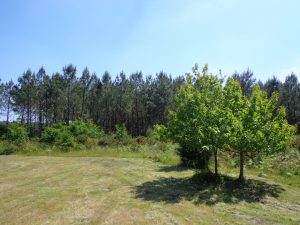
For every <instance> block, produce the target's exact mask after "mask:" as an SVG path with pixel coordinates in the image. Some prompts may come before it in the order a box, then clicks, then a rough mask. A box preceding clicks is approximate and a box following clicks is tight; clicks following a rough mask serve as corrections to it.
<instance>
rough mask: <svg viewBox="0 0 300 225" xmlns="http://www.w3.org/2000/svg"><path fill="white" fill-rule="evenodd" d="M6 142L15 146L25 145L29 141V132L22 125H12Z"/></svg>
mask: <svg viewBox="0 0 300 225" xmlns="http://www.w3.org/2000/svg"><path fill="white" fill-rule="evenodd" d="M5 140H8V141H10V142H11V143H14V144H17V145H18V144H23V143H25V142H26V141H27V140H28V132H27V130H26V128H25V127H24V126H23V125H22V124H20V123H10V124H9V126H8V129H7V133H6V134H5Z"/></svg>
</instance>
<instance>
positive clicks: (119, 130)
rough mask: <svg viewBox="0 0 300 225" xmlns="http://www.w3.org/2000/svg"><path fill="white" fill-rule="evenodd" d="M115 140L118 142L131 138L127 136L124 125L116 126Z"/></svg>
mask: <svg viewBox="0 0 300 225" xmlns="http://www.w3.org/2000/svg"><path fill="white" fill-rule="evenodd" d="M115 138H116V139H118V140H124V139H128V138H131V136H130V135H129V134H128V131H127V129H126V126H125V125H124V124H121V125H119V124H117V125H116V131H115Z"/></svg>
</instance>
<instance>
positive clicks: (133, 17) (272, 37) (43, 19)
mask: <svg viewBox="0 0 300 225" xmlns="http://www.w3.org/2000/svg"><path fill="white" fill-rule="evenodd" d="M299 9H300V1H298V0H285V1H283V0H280V1H279V0H243V1H241V0H126V1H125V0H123V1H122V0H119V1H117V0H26V1H25V0H9V1H8V0H7V1H5V0H3V1H0V32H1V33H0V78H1V79H2V81H7V80H9V79H13V80H16V79H17V77H18V76H19V75H21V74H22V73H23V71H24V70H26V69H27V68H31V69H32V70H34V71H37V70H38V69H39V68H40V67H41V66H44V67H45V69H46V71H47V72H48V73H49V74H52V73H54V72H56V71H61V69H62V67H63V66H64V65H67V64H69V63H73V64H74V65H75V66H76V67H77V69H78V72H79V75H80V73H81V72H82V69H83V68H84V67H85V66H88V67H89V69H90V71H91V72H97V74H98V76H101V75H102V74H103V72H104V71H105V70H108V71H109V72H110V73H111V75H112V76H115V75H116V74H117V73H119V72H120V71H122V70H124V71H125V73H126V74H127V75H129V74H130V73H132V72H135V71H138V70H142V71H143V73H144V74H145V75H148V74H155V73H156V72H159V71H161V70H163V71H166V72H167V73H171V74H172V75H173V76H177V75H181V74H184V73H186V72H190V71H191V68H192V66H193V65H194V63H196V62H197V63H198V64H199V65H203V64H205V63H208V64H209V68H210V71H211V72H213V73H218V71H219V69H221V70H222V72H223V74H224V75H231V74H232V73H233V72H234V71H239V72H241V71H243V70H245V69H246V68H248V67H250V68H251V69H252V70H253V71H254V74H255V76H256V78H257V79H261V80H265V79H266V78H268V77H271V76H272V75H273V74H274V75H277V77H279V78H280V79H284V77H285V75H287V74H289V73H291V72H292V71H293V72H295V73H296V74H297V75H298V76H299V75H300V25H299V22H300V13H299Z"/></svg>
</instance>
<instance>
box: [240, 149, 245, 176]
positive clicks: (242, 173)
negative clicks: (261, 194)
mask: <svg viewBox="0 0 300 225" xmlns="http://www.w3.org/2000/svg"><path fill="white" fill-rule="evenodd" d="M244 180H245V177H244V151H240V176H239V181H244Z"/></svg>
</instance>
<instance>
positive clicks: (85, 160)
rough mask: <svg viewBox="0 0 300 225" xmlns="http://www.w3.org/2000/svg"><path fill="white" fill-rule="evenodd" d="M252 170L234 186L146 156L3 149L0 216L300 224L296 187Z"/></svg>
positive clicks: (14, 220) (49, 220)
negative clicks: (32, 153) (40, 153)
mask: <svg viewBox="0 0 300 225" xmlns="http://www.w3.org/2000/svg"><path fill="white" fill-rule="evenodd" d="M236 172H237V171H236ZM256 175H257V171H254V170H253V171H251V170H246V176H248V178H251V179H250V180H249V181H248V182H247V183H246V184H245V185H244V186H240V185H238V184H237V183H236V182H235V181H234V180H233V178H232V177H225V176H223V177H221V178H220V181H219V182H218V183H214V182H206V180H207V179H206V177H201V176H199V175H198V176H194V173H193V172H192V171H190V170H185V169H183V168H180V167H176V166H167V165H163V164H160V163H156V162H153V161H151V160H148V159H139V158H136V159H126V158H109V157H48V156H34V157H32V156H1V157H0V224H22V225H26V224H30V225H31V224H51V225H53V224H139V225H140V224H300V189H299V187H297V186H292V185H288V184H283V183H280V182H278V181H280V179H278V180H276V183H274V179H273V178H272V180H269V179H271V178H269V179H268V176H264V177H258V176H256ZM231 176H233V177H234V176H236V174H235V173H234V172H232V173H231ZM291 179H296V178H291Z"/></svg>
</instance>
